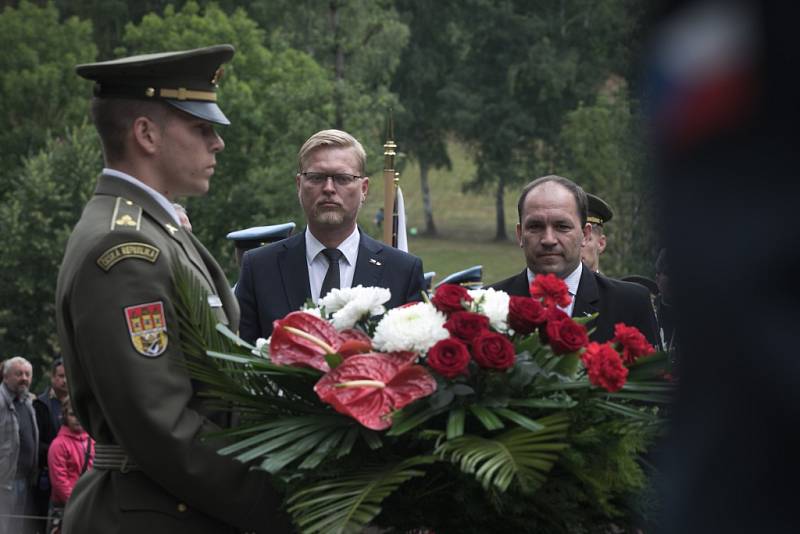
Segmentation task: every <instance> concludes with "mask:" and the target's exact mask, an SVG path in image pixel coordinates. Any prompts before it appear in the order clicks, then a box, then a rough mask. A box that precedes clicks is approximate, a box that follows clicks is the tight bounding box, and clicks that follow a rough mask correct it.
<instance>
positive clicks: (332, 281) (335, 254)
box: [319, 248, 342, 298]
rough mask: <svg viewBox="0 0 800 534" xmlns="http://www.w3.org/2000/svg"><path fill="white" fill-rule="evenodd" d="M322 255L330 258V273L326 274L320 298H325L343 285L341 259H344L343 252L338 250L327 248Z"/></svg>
mask: <svg viewBox="0 0 800 534" xmlns="http://www.w3.org/2000/svg"><path fill="white" fill-rule="evenodd" d="M322 253H323V254H325V257H326V258H328V272H327V273H325V280H323V281H322V289H320V290H319V298H323V297H324V296H325V295H327V294H328V292H329V291H330V290H331V289H334V288H338V287H339V286H340V284H341V281H340V280H339V259H341V257H342V251H341V250H339V249H338V248H326V249H324V250H323V251H322Z"/></svg>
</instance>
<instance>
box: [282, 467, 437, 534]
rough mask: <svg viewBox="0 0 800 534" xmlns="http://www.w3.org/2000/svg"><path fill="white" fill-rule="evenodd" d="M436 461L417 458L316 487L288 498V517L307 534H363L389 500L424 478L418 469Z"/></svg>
mask: <svg viewBox="0 0 800 534" xmlns="http://www.w3.org/2000/svg"><path fill="white" fill-rule="evenodd" d="M433 461H434V458H433V457H430V456H414V457H411V458H407V459H405V460H403V461H401V462H398V463H396V464H395V465H391V466H388V467H387V466H386V465H381V466H379V467H377V468H373V469H370V470H367V469H362V470H361V472H359V473H356V474H353V475H340V476H337V477H336V478H335V479H332V480H326V481H322V482H319V483H316V484H313V485H311V486H310V487H308V488H305V489H303V490H301V491H298V492H297V493H295V494H294V495H292V496H291V497H290V498H289V500H288V504H289V505H290V506H289V513H291V514H292V515H293V516H294V518H295V520H296V521H297V524H298V525H299V526H300V528H301V531H302V532H304V533H308V534H312V533H316V532H325V533H328V532H331V533H336V534H338V533H345V532H347V533H358V532H361V531H362V530H363V528H364V527H365V526H366V525H367V524H368V523H369V522H370V521H372V520H373V519H374V518H375V517H376V516H377V515H378V514H379V513H380V512H381V506H380V504H381V502H382V501H383V500H384V499H385V498H386V497H387V496H389V495H390V494H391V493H392V492H394V491H396V490H397V488H398V487H399V486H400V485H401V484H403V483H404V482H406V481H408V480H410V479H412V478H414V477H420V476H422V475H424V474H425V471H424V470H422V469H418V467H419V466H424V465H428V464H431V463H433Z"/></svg>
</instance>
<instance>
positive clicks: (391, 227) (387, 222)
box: [383, 114, 398, 247]
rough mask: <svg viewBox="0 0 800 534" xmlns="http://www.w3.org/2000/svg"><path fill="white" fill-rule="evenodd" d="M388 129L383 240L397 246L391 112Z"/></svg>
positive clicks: (384, 147)
mask: <svg viewBox="0 0 800 534" xmlns="http://www.w3.org/2000/svg"><path fill="white" fill-rule="evenodd" d="M387 130H388V131H387V139H386V143H384V145H383V219H384V220H383V242H384V243H386V244H387V245H391V246H393V247H395V246H397V233H396V230H395V220H396V211H395V201H394V199H395V188H396V187H397V182H398V178H397V176H396V174H395V170H394V158H395V155H396V154H397V152H396V149H397V145H396V144H395V142H394V119H393V118H392V116H391V114H390V115H389V125H388V128H387Z"/></svg>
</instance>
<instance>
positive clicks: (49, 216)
mask: <svg viewBox="0 0 800 534" xmlns="http://www.w3.org/2000/svg"><path fill="white" fill-rule="evenodd" d="M101 165H102V158H101V156H100V142H99V140H98V139H97V135H96V134H95V132H94V128H93V127H92V126H90V125H88V124H87V123H86V122H85V121H84V123H83V124H82V125H81V126H76V127H71V128H69V129H67V130H62V131H61V132H60V134H59V135H57V136H51V137H49V138H48V140H47V141H46V144H45V146H44V147H43V148H42V149H41V150H40V151H39V152H38V153H36V154H35V155H33V156H31V157H29V158H26V159H25V160H24V162H23V165H22V171H21V175H20V180H19V181H18V183H17V185H16V186H15V188H14V189H13V190H12V191H10V192H9V193H8V195H7V197H6V200H5V201H4V202H3V203H0V227H2V228H3V232H0V249H2V250H3V254H2V255H0V354H3V355H4V356H10V355H15V354H19V355H22V356H25V357H26V358H28V359H31V360H32V361H33V362H36V364H37V368H39V367H41V368H45V365H44V363H45V362H48V361H49V360H50V359H51V358H52V356H53V354H54V351H55V350H56V349H57V337H56V322H55V290H56V278H57V275H58V268H59V266H60V265H61V257H62V256H63V254H64V248H65V247H66V243H67V238H68V237H69V234H70V232H71V231H72V227H73V226H74V225H75V223H76V222H77V221H78V218H79V217H80V214H81V211H82V210H83V206H84V204H86V201H87V200H88V198H89V196H90V195H91V193H92V191H93V190H94V181H95V177H96V176H97V172H98V169H100V168H101Z"/></svg>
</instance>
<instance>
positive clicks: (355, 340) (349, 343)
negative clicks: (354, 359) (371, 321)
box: [339, 328, 372, 358]
mask: <svg viewBox="0 0 800 534" xmlns="http://www.w3.org/2000/svg"><path fill="white" fill-rule="evenodd" d="M339 337H340V338H341V339H342V345H341V346H340V347H339V354H341V355H342V356H344V357H345V358H347V357H348V356H352V355H353V354H361V353H364V352H372V340H371V339H370V338H369V336H368V335H367V334H365V333H364V332H362V331H361V330H356V329H355V328H348V329H347V330H342V331H341V332H339Z"/></svg>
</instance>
